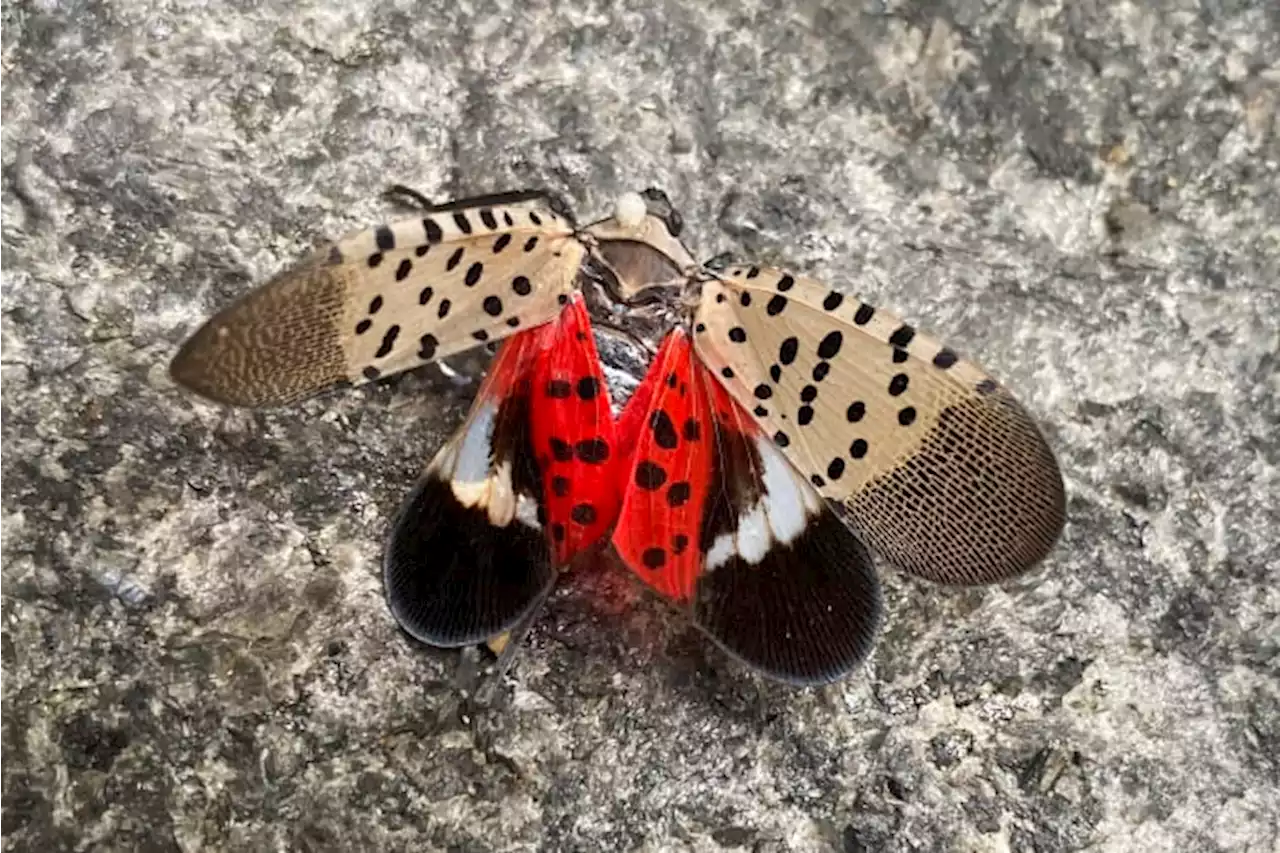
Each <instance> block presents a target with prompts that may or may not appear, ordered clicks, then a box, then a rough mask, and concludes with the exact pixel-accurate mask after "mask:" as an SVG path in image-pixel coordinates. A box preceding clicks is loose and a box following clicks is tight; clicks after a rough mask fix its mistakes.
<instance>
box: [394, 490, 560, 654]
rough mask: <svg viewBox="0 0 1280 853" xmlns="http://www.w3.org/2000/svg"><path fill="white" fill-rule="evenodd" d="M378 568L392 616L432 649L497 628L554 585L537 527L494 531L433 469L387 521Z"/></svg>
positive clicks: (479, 638) (478, 638)
mask: <svg viewBox="0 0 1280 853" xmlns="http://www.w3.org/2000/svg"><path fill="white" fill-rule="evenodd" d="M382 567H383V568H382V572H383V584H384V588H385V593H386V599H387V606H388V609H390V611H391V615H392V616H393V617H394V618H395V620H396V622H397V623H399V625H400V627H401V628H402V629H403V630H404V631H405V633H407V634H408V635H409V636H411V637H413V638H414V639H416V640H418V641H419V642H422V643H425V644H427V645H430V646H436V647H438V648H457V647H459V646H468V645H474V644H476V643H482V642H485V641H486V640H488V639H490V638H492V637H495V636H497V635H499V634H501V633H503V632H504V631H506V630H508V629H510V628H512V627H513V626H515V625H516V624H518V623H519V622H520V620H521V619H523V618H524V617H525V616H527V615H528V613H529V611H530V610H531V609H532V608H533V607H535V606H536V605H537V602H538V600H539V599H540V597H541V596H542V594H543V593H544V592H545V591H546V589H547V587H548V586H549V585H551V584H553V583H555V572H554V571H553V569H552V566H551V559H550V553H549V550H548V548H547V543H546V541H545V539H544V537H543V536H542V534H541V533H540V532H538V531H535V530H533V529H530V528H525V527H523V526H522V525H521V524H520V523H519V522H515V521H513V522H512V523H511V524H510V525H509V526H507V527H505V528H495V527H494V526H493V525H492V524H490V523H489V520H488V517H487V515H486V514H485V513H484V512H483V511H482V510H479V509H474V508H470V507H465V506H463V505H462V504H460V503H459V502H458V500H457V498H456V497H455V496H454V494H453V491H452V489H450V487H449V484H448V483H447V482H445V481H443V480H441V479H439V478H438V477H437V476H435V475H433V474H431V473H428V474H427V475H426V476H425V477H423V478H422V479H421V480H419V481H418V484H417V485H416V486H415V487H414V489H413V491H412V492H410V494H409V496H408V497H407V498H406V499H405V501H404V503H403V504H402V506H401V508H400V511H399V512H398V513H397V515H396V518H395V520H394V521H393V522H392V527H391V533H390V535H389V536H388V539H387V547H386V552H385V554H384V555H383V563H382Z"/></svg>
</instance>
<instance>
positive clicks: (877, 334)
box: [695, 267, 1065, 584]
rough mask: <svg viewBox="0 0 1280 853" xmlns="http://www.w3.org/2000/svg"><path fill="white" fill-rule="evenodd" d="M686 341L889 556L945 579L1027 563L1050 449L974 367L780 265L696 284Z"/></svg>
mask: <svg viewBox="0 0 1280 853" xmlns="http://www.w3.org/2000/svg"><path fill="white" fill-rule="evenodd" d="M695 346H696V348H697V351H698V353H699V354H700V355H701V356H702V358H703V359H704V360H705V361H706V363H707V364H708V365H709V366H710V367H711V368H712V369H713V371H714V372H715V373H716V374H717V376H718V377H719V379H720V381H721V382H722V383H723V384H724V387H725V388H726V389H728V391H729V393H730V394H731V395H732V396H733V397H734V398H735V399H736V400H737V401H738V402H740V403H741V404H742V405H743V406H744V407H746V408H747V409H748V410H749V411H751V412H752V416H753V417H754V419H755V421H756V422H757V423H758V424H759V425H760V427H761V428H762V429H763V430H764V432H765V433H766V434H767V435H769V436H771V437H772V438H773V439H774V441H775V442H776V443H777V444H778V446H779V447H780V448H782V451H783V453H785V454H786V456H787V458H788V459H790V460H791V462H792V463H793V464H794V465H795V466H796V467H797V468H798V469H799V470H801V471H803V472H804V473H805V474H806V475H808V476H809V478H810V480H811V482H812V483H813V484H814V485H815V486H817V488H818V491H819V492H820V493H821V494H822V495H823V496H824V497H826V498H829V499H830V500H832V501H834V502H836V504H837V505H838V507H839V508H840V510H841V513H842V515H843V516H844V518H845V519H846V520H847V521H848V523H849V524H850V525H851V526H852V527H853V529H854V530H855V531H856V532H857V533H858V534H859V535H860V536H861V537H862V538H863V539H864V541H866V542H867V543H868V544H869V545H871V546H872V548H874V549H875V550H876V551H878V552H879V553H880V554H881V555H882V556H883V557H884V558H885V559H887V560H888V561H889V562H891V563H893V564H894V565H896V566H898V567H900V568H902V569H904V570H906V571H908V572H911V573H913V574H915V575H918V576H920V577H924V578H927V579H929V580H933V581H938V582H944V583H964V584H973V583H987V582H993V581H999V580H1003V579H1005V578H1009V577H1012V576H1014V575H1017V574H1019V573H1021V572H1024V571H1026V570H1027V569H1029V568H1031V567H1032V566H1033V565H1034V564H1036V563H1037V562H1038V561H1040V560H1041V559H1042V558H1043V557H1044V556H1045V555H1046V554H1047V553H1048V552H1049V550H1050V549H1051V548H1052V547H1053V544H1054V542H1055V541H1056V540H1057V537H1058V535H1059V533H1060V532H1061V529H1062V525H1063V514H1064V504H1065V500H1064V495H1063V487H1062V476H1061V474H1060V472H1059V470H1058V465H1057V462H1056V461H1055V459H1054V457H1053V453H1052V452H1051V451H1050V449H1049V447H1048V445H1047V444H1046V443H1045V440H1044V438H1043V436H1042V435H1041V433H1040V430H1039V429H1038V428H1037V426H1036V424H1035V422H1034V421H1033V420H1032V419H1031V417H1030V416H1029V415H1028V414H1027V412H1026V411H1025V410H1024V409H1023V408H1022V406H1021V405H1019V404H1018V402H1017V400H1015V399H1014V398H1013V396H1012V395H1011V394H1009V392H1008V391H1006V390H1005V389H1004V388H1003V387H1001V386H1000V385H999V384H998V383H996V382H995V381H994V380H993V379H992V378H991V377H990V376H988V375H987V374H986V373H985V372H984V371H983V370H982V369H981V368H980V367H978V366H977V365H976V364H974V363H973V362H971V361H967V360H965V359H961V358H959V357H958V356H957V355H956V354H955V353H954V352H952V351H951V350H949V349H947V348H945V347H943V346H942V345H941V344H939V343H938V342H937V341H935V340H933V339H932V338H930V337H928V336H926V335H923V334H921V333H919V332H917V331H916V330H915V329H914V328H912V327H911V326H910V325H908V324H906V323H904V322H903V321H901V320H900V319H899V318H897V317H894V316H892V315H891V314H889V313H888V312H885V311H880V310H878V309H875V308H873V307H872V306H870V305H868V304H866V303H863V302H860V301H858V300H857V299H855V298H852V297H846V296H844V295H842V294H840V293H839V292H837V291H833V290H830V289H828V288H825V287H824V286H822V285H821V284H819V283H818V282H815V281H813V280H811V279H807V278H804V277H801V276H794V275H791V274H788V273H786V272H784V271H781V270H774V269H760V268H757V267H751V268H738V269H731V270H729V271H728V273H727V274H726V275H725V276H723V278H722V280H718V281H710V282H707V283H706V284H705V285H704V288H703V291H702V298H701V302H700V304H699V307H698V311H697V315H696V320H695Z"/></svg>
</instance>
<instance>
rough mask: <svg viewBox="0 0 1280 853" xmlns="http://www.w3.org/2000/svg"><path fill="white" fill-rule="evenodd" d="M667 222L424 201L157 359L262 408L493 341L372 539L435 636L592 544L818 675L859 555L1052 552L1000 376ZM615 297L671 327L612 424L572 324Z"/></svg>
mask: <svg viewBox="0 0 1280 853" xmlns="http://www.w3.org/2000/svg"><path fill="white" fill-rule="evenodd" d="M679 236H680V220H679V217H678V215H677V214H676V213H675V212H674V211H673V210H671V209H670V205H669V202H667V201H666V199H665V196H662V195H661V193H658V192H656V191H648V192H647V193H646V194H645V195H644V196H628V197H625V200H624V201H622V202H620V203H619V204H618V207H617V209H616V210H615V213H614V215H613V216H612V217H610V218H608V219H605V220H601V221H600V222H597V223H595V224H593V225H591V226H588V227H586V228H578V227H577V226H575V225H574V224H573V219H572V217H571V216H570V215H569V214H568V212H567V209H566V208H564V207H563V205H560V204H558V203H556V202H555V201H554V200H553V199H552V198H551V197H550V196H548V195H546V194H543V193H518V194H508V195H504V196H494V197H487V198H483V199H477V200H471V201H469V202H457V203H452V204H449V205H442V206H438V207H428V209H427V211H426V212H425V215H424V216H423V217H422V218H421V220H415V221H410V222H402V223H399V224H396V225H392V226H383V227H380V228H377V229H372V230H370V231H366V232H362V233H360V234H356V235H354V236H351V237H348V238H346V239H344V240H342V241H339V242H338V243H337V244H335V246H334V247H331V248H330V249H328V250H324V251H321V252H318V253H316V254H315V255H313V256H312V257H311V258H309V259H308V260H307V261H306V262H304V263H303V264H301V265H300V266H298V267H296V268H294V269H292V270H290V271H287V272H285V273H283V274H281V275H280V276H278V277H277V278H276V279H273V280H272V281H271V282H269V283H268V284H267V285H265V286H264V287H263V288H262V289H261V290H259V291H256V292H254V293H251V294H250V295H249V296H247V297H245V298H244V299H242V300H241V301H240V302H238V303H236V304H234V305H232V306H231V307H229V308H228V309H226V310H225V311H223V312H222V313H220V314H219V315H217V316H216V317H214V318H213V319H212V320H210V321H209V323H207V324H206V325H205V327H203V328H202V329H201V330H200V331H199V332H197V334H196V335H195V336H194V337H193V338H192V339H191V341H189V342H188V343H187V344H186V345H185V346H184V347H183V349H182V351H181V352H180V353H179V355H178V357H177V358H176V359H175V362H174V366H173V368H172V373H173V375H174V377H175V379H177V380H178V381H179V383H180V384H184V385H186V386H187V387H189V388H192V389H193V390H196V391H197V392H198V393H201V394H203V395H204V396H207V397H211V398H213V399H216V400H221V401H223V402H229V403H233V404H236V405H270V404H279V403H286V402H290V401H293V400H296V399H301V398H302V397H305V396H309V395H311V394H314V393H316V392H317V391H319V390H323V389H325V388H328V387H332V386H334V385H337V384H343V383H358V382H360V381H368V380H370V379H374V378H377V377H378V376H385V375H388V374H389V373H392V372H395V371H398V370H403V369H406V368H408V367H412V366H415V365H417V364H420V363H423V362H426V361H430V360H433V359H439V358H442V357H444V356H446V355H449V354H452V353H455V352H460V351H462V350H464V349H468V348H470V347H474V346H477V345H479V344H480V343H482V342H486V341H489V342H491V341H497V340H498V339H500V338H507V339H506V340H505V341H504V342H503V344H502V347H501V349H500V350H499V352H498V355H497V356H496V358H495V360H494V362H493V365H492V366H491V369H490V371H489V374H488V376H487V377H486V379H485V381H484V383H483V385H482V386H481V388H480V391H479V393H478V395H477V398H476V400H475V402H474V404H473V406H472V409H471V411H470V413H469V414H468V416H467V419H466V421H465V422H464V424H463V425H462V427H461V428H460V429H459V431H458V432H457V433H456V434H455V435H454V437H453V438H451V439H450V440H449V442H448V443H447V444H446V445H445V447H444V448H442V449H441V450H440V451H439V453H438V454H437V455H436V456H435V458H434V459H433V460H432V462H431V463H430V464H429V465H428V467H427V469H426V471H425V473H424V475H423V477H422V478H421V480H420V481H419V483H418V485H417V486H416V487H415V489H414V490H413V492H412V493H411V494H410V496H409V498H408V499H407V500H406V502H405V504H404V505H403V507H402V508H401V511H400V512H399V514H398V516H397V518H396V521H395V523H394V524H393V526H392V533H391V536H390V539H389V541H388V547H387V553H386V557H385V560H384V577H385V581H386V587H387V595H388V602H389V604H390V607H391V610H392V612H393V614H394V615H395V616H396V618H397V620H399V621H400V623H401V624H402V626H404V627H405V628H406V630H407V631H408V632H409V633H410V634H412V635H413V636H415V637H417V638H418V639H420V640H423V641H425V642H427V643H430V644H433V645H439V646H456V645H469V644H472V643H475V642H479V641H483V640H486V639H489V638H492V637H493V636H495V635H500V634H503V633H504V632H506V631H509V630H511V629H513V628H514V627H516V626H517V625H518V624H519V623H521V622H522V620H527V619H528V617H529V615H530V614H531V613H532V612H533V611H534V610H535V609H536V607H537V605H538V603H539V602H540V601H541V600H542V599H543V598H544V597H545V596H546V594H547V593H548V592H549V591H550V589H551V587H552V585H553V583H554V578H555V575H556V570H557V569H558V568H560V567H563V566H565V565H567V564H568V563H569V562H571V561H572V559H573V558H574V557H575V556H576V555H577V554H578V553H581V552H582V551H583V550H585V549H586V548H588V547H589V546H591V545H592V544H593V543H595V542H596V541H598V540H600V539H602V538H604V537H606V536H608V538H609V541H610V542H611V543H612V545H613V548H614V550H615V551H616V553H617V555H618V556H619V557H620V559H621V561H622V562H623V563H625V564H626V565H627V566H628V567H629V568H630V569H631V570H633V571H634V572H635V573H636V574H637V575H638V576H639V577H640V578H641V579H642V580H643V581H644V582H645V583H646V584H648V585H649V586H650V587H651V588H653V589H654V590H656V591H657V592H658V593H659V594H661V595H662V596H663V597H665V598H666V599H668V600H669V601H672V602H673V603H675V604H676V605H677V606H679V607H681V608H682V609H683V610H684V611H685V612H686V613H687V614H688V615H689V616H690V617H691V619H692V620H693V622H694V623H695V624H696V625H697V626H698V627H699V628H701V629H702V630H703V631H705V632H706V633H707V634H708V635H709V636H710V637H711V638H712V639H713V640H714V641H715V642H717V643H718V644H719V645H720V646H721V647H722V648H724V649H725V650H726V651H728V652H729V653H730V654H732V655H733V656H735V657H737V658H738V659H740V660H741V661H743V662H745V663H746V664H748V665H749V666H751V667H753V668H755V669H756V670H758V671H760V672H762V673H764V674H766V675H768V676H770V677H773V678H777V679H780V680H783V681H787V682H791V683H796V684H815V683H824V682H828V681H832V680H834V679H837V678H840V677H842V676H843V675H845V674H846V673H847V672H848V671H849V670H850V669H852V668H853V667H854V666H856V665H857V664H858V663H859V662H860V661H862V660H863V659H864V658H865V656H866V654H867V653H868V651H869V649H870V648H871V644H872V640H873V638H874V635H875V633H876V630H877V628H878V626H879V624H880V620H881V611H882V607H881V598H880V590H879V582H878V580H877V576H876V573H875V571H874V568H873V562H872V553H873V552H874V553H876V554H878V555H879V556H880V557H881V558H882V559H883V560H884V561H886V562H888V563H890V564H891V565H894V566H896V567H898V568H900V569H902V570H905V571H907V572H908V573H910V574H913V575H916V576H918V577H921V578H924V579H927V580H931V581H936V582H941V583H950V584H979V583H991V582H996V581H1000V580H1004V579H1007V578H1010V577H1013V576H1015V575H1018V574H1020V573H1022V572H1024V571H1026V570H1028V569H1029V568H1031V567H1032V566H1033V565H1035V564H1036V563H1037V562H1039V561H1040V560H1041V559H1042V558H1043V557H1044V556H1045V555H1046V554H1047V553H1048V551H1049V550H1050V549H1051V548H1052V546H1053V544H1054V542H1055V541H1056V539H1057V537H1058V535H1059V533H1060V531H1061V528H1062V525H1063V520H1064V506H1065V498H1064V493H1063V487H1062V478H1061V474H1060V473H1059V470H1058V467H1057V463H1056V461H1055V459H1054V457H1053V454H1052V452H1051V451H1050V450H1049V448H1048V446H1047V444H1046V443H1045V441H1044V438H1043V436H1042V435H1041V433H1040V431H1039V429H1038V428H1037V426H1036V425H1035V423H1034V421H1033V420H1032V419H1031V417H1030V416H1029V415H1028V414H1027V413H1026V411H1025V410H1024V409H1023V408H1022V407H1021V406H1020V405H1019V404H1018V402H1017V401H1016V399H1014V397H1013V396H1012V395H1010V394H1009V393H1008V391H1006V390H1005V389H1004V388H1002V387H1001V386H1000V385H999V384H998V383H996V382H995V381H994V380H993V379H992V378H991V377H989V376H988V375H987V374H986V373H985V372H984V371H983V370H982V369H981V368H979V367H978V366H977V365H976V364H974V363H973V362H971V361H968V360H965V359H962V358H961V357H960V356H959V355H957V354H956V353H955V352H953V351H952V350H950V349H948V348H946V347H944V346H942V345H941V344H940V343H938V342H937V341H935V340H933V339H931V338H929V337H928V336H927V335H925V334H923V333H920V332H918V331H916V330H915V329H914V328H913V327H912V326H911V325H909V324H907V323H905V322H903V321H902V320H901V319H899V318H897V317H894V316H892V315H891V314H889V313H888V312H886V311H882V310H879V309H876V308H874V307H873V306H871V305H869V304H867V303H864V302H862V301H860V300H858V299H855V298H852V297H849V296H846V295H844V294H842V293H841V292H839V291H836V290H832V289H829V288H827V287H825V286H823V285H821V284H820V283H818V282H816V281H814V280H812V279H809V278H807V277H805V276H802V275H797V274H793V273H791V272H788V271H786V270H783V269H774V268H765V267H759V266H754V265H741V266H728V267H724V266H715V265H700V264H698V263H696V262H695V261H694V260H693V258H692V256H691V255H690V254H689V252H688V251H687V249H685V247H684V246H683V245H682V244H681V242H680V240H679ZM513 248H514V249H518V250H519V251H518V252H512V251H511V250H512V249H513ZM406 264H408V266H406ZM477 269H478V272H472V270H477ZM401 270H405V272H404V274H403V275H401V272H400V271H401ZM393 272H394V274H392V273H393ZM601 295H603V298H601ZM490 300H495V302H491V301H490ZM446 303H447V304H448V306H449V307H448V310H447V311H446V310H445V309H444V306H445V305H446ZM490 305H494V307H495V309H498V308H500V310H490V308H489V307H488V306H490ZM433 306H434V308H433ZM513 306H514V307H513ZM620 306H621V307H623V308H624V309H625V311H624V313H623V317H624V319H625V320H627V321H628V322H629V325H632V326H634V327H636V328H639V329H640V330H641V331H642V332H644V333H647V334H653V333H654V332H655V331H660V330H666V329H670V331H669V333H667V334H666V336H665V337H664V338H663V341H662V345H661V347H660V349H659V351H658V354H657V356H656V357H655V358H654V359H653V361H652V364H651V367H650V370H649V371H648V373H647V375H646V377H645V378H644V380H643V381H642V383H641V385H640V386H639V388H638V389H637V391H636V392H635V394H634V395H633V396H632V398H631V399H630V400H629V401H628V403H627V405H626V407H625V408H624V410H623V412H622V414H621V416H620V417H619V418H618V419H617V422H616V423H615V422H614V419H613V417H612V413H611V408H610V400H609V394H608V389H607V388H606V386H605V384H604V381H603V375H602V373H601V369H600V364H599V358H598V355H597V353H596V350H595V345H594V341H593V338H592V332H591V326H590V319H589V315H590V314H595V315H597V316H601V317H605V318H612V317H614V316H615V315H616V314H617V309H618V308H619V307H620ZM588 309H590V310H588ZM384 312H385V313H384ZM672 327H674V328H672ZM611 529H612V534H610V533H609V531H610V530H611Z"/></svg>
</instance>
